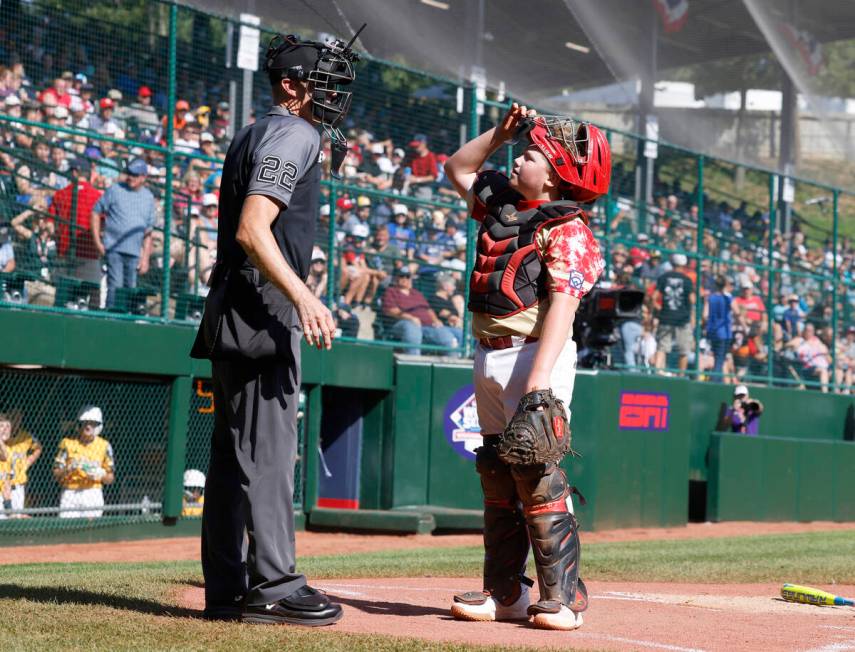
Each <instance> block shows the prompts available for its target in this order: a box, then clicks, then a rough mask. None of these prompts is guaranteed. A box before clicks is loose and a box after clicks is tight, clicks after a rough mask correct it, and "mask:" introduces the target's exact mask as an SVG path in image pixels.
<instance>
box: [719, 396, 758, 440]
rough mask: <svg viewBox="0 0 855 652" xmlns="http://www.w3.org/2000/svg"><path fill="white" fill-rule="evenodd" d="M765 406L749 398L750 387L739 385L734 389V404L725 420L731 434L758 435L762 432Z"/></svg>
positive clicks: (726, 414)
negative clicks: (761, 419)
mask: <svg viewBox="0 0 855 652" xmlns="http://www.w3.org/2000/svg"><path fill="white" fill-rule="evenodd" d="M761 414H763V404H762V403H761V402H760V401H758V400H757V399H756V398H751V397H749V396H748V387H746V386H745V385H737V386H736V387H734V389H733V404H732V405H731V406H730V407H729V408H727V412H726V413H725V416H724V420H725V422H726V425H727V426H728V427H729V428H730V430H731V432H739V433H742V434H743V435H757V434H758V433H759V432H760V415H761Z"/></svg>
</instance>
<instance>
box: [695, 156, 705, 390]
mask: <svg viewBox="0 0 855 652" xmlns="http://www.w3.org/2000/svg"><path fill="white" fill-rule="evenodd" d="M703 248H704V156H703V154H699V155H698V232H697V236H696V238H695V378H698V377H699V376H700V375H701V322H702V321H703V308H704V298H703V296H701V290H702V289H703V283H702V278H701V260H702V259H703V257H704V255H703Z"/></svg>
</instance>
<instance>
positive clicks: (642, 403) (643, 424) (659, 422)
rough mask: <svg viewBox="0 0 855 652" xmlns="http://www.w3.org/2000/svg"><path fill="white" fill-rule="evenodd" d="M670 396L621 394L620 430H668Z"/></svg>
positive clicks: (636, 393)
mask: <svg viewBox="0 0 855 652" xmlns="http://www.w3.org/2000/svg"><path fill="white" fill-rule="evenodd" d="M669 404H670V401H669V398H668V394H659V393H651V392H621V393H620V411H619V413H618V428H620V429H621V430H668V408H669Z"/></svg>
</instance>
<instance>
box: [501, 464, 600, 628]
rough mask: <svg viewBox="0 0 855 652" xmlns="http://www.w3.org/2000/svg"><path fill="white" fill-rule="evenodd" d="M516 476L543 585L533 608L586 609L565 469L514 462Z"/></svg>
mask: <svg viewBox="0 0 855 652" xmlns="http://www.w3.org/2000/svg"><path fill="white" fill-rule="evenodd" d="M513 476H514V479H515V480H516V487H517V493H518V494H519V497H520V499H521V500H522V502H523V505H524V507H525V519H526V524H527V525H528V532H529V537H530V539H531V545H532V548H533V549H534V560H535V564H536V566H537V582H538V586H539V588H540V602H539V603H538V605H532V607H531V609H532V610H534V611H535V612H536V611H538V610H542V611H554V610H557V609H558V608H560V605H561V604H563V605H566V606H567V607H569V608H571V609H572V610H573V611H584V610H585V609H586V608H587V606H588V598H587V591H586V590H585V588H584V584H581V583H580V580H579V553H580V549H579V534H578V528H577V523H576V517H575V516H574V515H573V514H571V513H570V511H569V509H568V507H567V497H568V496H569V495H570V488H569V487H568V485H567V478H566V476H565V475H564V471H562V470H561V469H560V468H558V466H556V465H555V464H540V465H534V466H515V467H513ZM547 603H551V604H547Z"/></svg>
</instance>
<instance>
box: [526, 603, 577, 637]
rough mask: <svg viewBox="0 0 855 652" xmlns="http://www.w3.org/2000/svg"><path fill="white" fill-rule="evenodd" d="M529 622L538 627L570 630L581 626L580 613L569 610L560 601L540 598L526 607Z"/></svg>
mask: <svg viewBox="0 0 855 652" xmlns="http://www.w3.org/2000/svg"><path fill="white" fill-rule="evenodd" d="M528 613H529V615H531V616H534V618H532V621H531V624H532V625H534V626H535V627H537V628H538V629H558V630H564V631H570V630H573V629H579V628H580V627H581V626H582V614H581V613H575V612H573V611H570V609H568V608H567V607H565V606H564V605H563V604H561V603H560V602H555V601H553V600H541V601H540V602H538V603H536V604H533V605H531V606H530V607H529V608H528Z"/></svg>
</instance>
